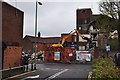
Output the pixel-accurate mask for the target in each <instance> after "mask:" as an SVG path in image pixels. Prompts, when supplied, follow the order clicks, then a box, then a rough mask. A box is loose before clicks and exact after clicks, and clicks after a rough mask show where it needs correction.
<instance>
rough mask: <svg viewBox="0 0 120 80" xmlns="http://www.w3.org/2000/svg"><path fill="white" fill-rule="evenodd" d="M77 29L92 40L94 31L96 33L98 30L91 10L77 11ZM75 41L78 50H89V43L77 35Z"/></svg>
mask: <svg viewBox="0 0 120 80" xmlns="http://www.w3.org/2000/svg"><path fill="white" fill-rule="evenodd" d="M76 29H77V30H78V31H79V32H80V34H82V35H84V36H85V37H88V38H89V39H91V37H92V36H93V35H94V34H93V31H95V29H96V28H95V20H94V19H93V17H92V11H91V8H84V9H77V10H76ZM95 34H96V33H95ZM75 41H76V43H77V50H86V49H88V48H89V44H88V41H87V40H83V39H82V38H81V37H80V36H78V35H77V39H75ZM96 44H97V43H96Z"/></svg>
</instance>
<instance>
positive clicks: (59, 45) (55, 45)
mask: <svg viewBox="0 0 120 80" xmlns="http://www.w3.org/2000/svg"><path fill="white" fill-rule="evenodd" d="M74 33H77V34H78V35H79V36H80V37H82V39H86V40H89V38H87V37H85V36H83V35H81V34H80V33H79V31H78V30H76V29H74V30H73V31H71V32H70V33H69V35H67V36H65V37H63V39H62V41H61V44H52V47H63V44H64V42H65V40H66V39H67V38H68V37H70V36H72V35H73V34H74Z"/></svg>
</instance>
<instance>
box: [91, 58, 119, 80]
mask: <svg viewBox="0 0 120 80" xmlns="http://www.w3.org/2000/svg"><path fill="white" fill-rule="evenodd" d="M92 79H95V80H101V79H104V80H120V70H119V69H118V68H116V66H115V65H114V64H113V63H112V62H111V61H110V60H109V59H108V58H98V59H96V60H94V62H93V66H92Z"/></svg>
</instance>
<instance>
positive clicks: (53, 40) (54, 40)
mask: <svg viewBox="0 0 120 80" xmlns="http://www.w3.org/2000/svg"><path fill="white" fill-rule="evenodd" d="M25 38H28V39H29V40H30V41H31V42H35V37H34V36H28V35H26V36H25ZM25 38H24V39H25ZM60 39H61V38H60V37H44V38H43V37H37V42H39V43H58V42H60Z"/></svg>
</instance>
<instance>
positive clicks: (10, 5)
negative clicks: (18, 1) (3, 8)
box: [2, 1, 24, 13]
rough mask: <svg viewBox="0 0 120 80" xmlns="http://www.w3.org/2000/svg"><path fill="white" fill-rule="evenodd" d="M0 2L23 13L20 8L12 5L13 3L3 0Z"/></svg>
mask: <svg viewBox="0 0 120 80" xmlns="http://www.w3.org/2000/svg"><path fill="white" fill-rule="evenodd" d="M2 4H4V5H7V6H9V7H11V8H14V9H16V10H18V11H20V12H22V13H24V12H23V11H22V10H20V9H18V8H16V7H15V6H13V5H11V4H9V3H7V2H4V1H3V2H2Z"/></svg>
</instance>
